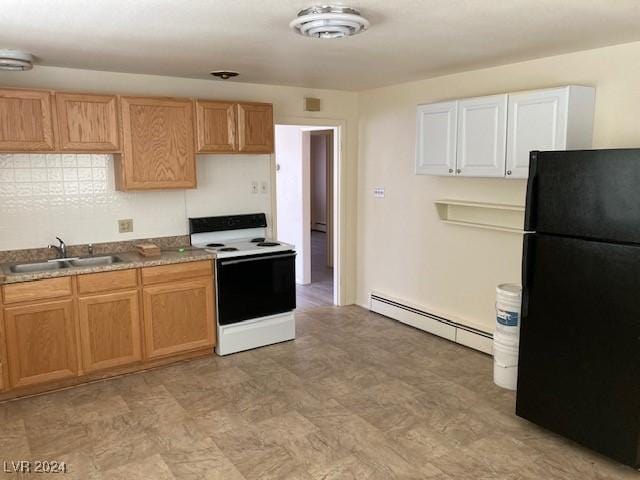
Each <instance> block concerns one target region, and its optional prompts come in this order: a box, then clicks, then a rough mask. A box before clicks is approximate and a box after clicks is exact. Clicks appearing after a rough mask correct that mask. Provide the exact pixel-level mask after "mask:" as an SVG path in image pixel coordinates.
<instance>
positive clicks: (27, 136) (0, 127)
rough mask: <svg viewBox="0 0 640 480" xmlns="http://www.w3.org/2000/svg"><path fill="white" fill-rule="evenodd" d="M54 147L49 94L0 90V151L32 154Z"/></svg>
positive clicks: (35, 91) (34, 91)
mask: <svg viewBox="0 0 640 480" xmlns="http://www.w3.org/2000/svg"><path fill="white" fill-rule="evenodd" d="M54 148H55V141H54V136H53V123H52V116H51V94H50V93H49V92H45V91H38V90H9V89H0V151H4V152H36V151H52V150H54Z"/></svg>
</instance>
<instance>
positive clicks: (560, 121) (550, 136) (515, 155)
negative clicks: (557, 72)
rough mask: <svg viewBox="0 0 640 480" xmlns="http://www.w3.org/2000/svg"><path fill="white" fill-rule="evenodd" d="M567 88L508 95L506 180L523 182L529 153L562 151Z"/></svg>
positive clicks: (565, 126)
mask: <svg viewBox="0 0 640 480" xmlns="http://www.w3.org/2000/svg"><path fill="white" fill-rule="evenodd" d="M568 94H569V89H568V88H567V87H563V88H555V89H550V90H540V91H537V92H525V93H516V94H510V95H509V120H508V125H507V131H508V141H507V170H506V174H507V178H527V176H528V175H529V152H531V150H564V149H565V148H566V140H567V106H568Z"/></svg>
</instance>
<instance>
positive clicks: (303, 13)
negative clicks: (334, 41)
mask: <svg viewBox="0 0 640 480" xmlns="http://www.w3.org/2000/svg"><path fill="white" fill-rule="evenodd" d="M289 27H291V28H292V29H293V30H294V31H295V32H296V33H299V34H300V35H305V36H307V37H314V38H342V37H348V36H350V35H355V34H356V33H360V32H363V31H365V30H366V29H367V28H369V20H367V19H366V18H364V17H363V16H362V15H360V12H359V11H358V10H356V9H355V8H350V7H343V6H337V5H328V6H316V7H309V8H305V9H304V10H300V11H299V12H298V16H297V17H296V18H295V19H294V20H292V21H291V23H290V24H289Z"/></svg>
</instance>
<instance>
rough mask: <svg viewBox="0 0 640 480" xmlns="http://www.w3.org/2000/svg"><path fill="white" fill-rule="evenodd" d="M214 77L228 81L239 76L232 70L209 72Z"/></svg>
mask: <svg viewBox="0 0 640 480" xmlns="http://www.w3.org/2000/svg"><path fill="white" fill-rule="evenodd" d="M209 73H210V74H211V75H213V76H214V77H218V78H220V79H222V80H229V79H230V78H233V77H237V76H238V75H240V74H239V73H238V72H234V71H232V70H214V71H212V72H209Z"/></svg>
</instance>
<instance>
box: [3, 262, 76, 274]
mask: <svg viewBox="0 0 640 480" xmlns="http://www.w3.org/2000/svg"><path fill="white" fill-rule="evenodd" d="M66 267H67V265H65V264H64V263H63V262H37V263H18V264H15V265H11V266H10V267H9V270H11V271H12V272H13V273H34V272H48V271H50V270H58V269H60V268H66Z"/></svg>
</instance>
